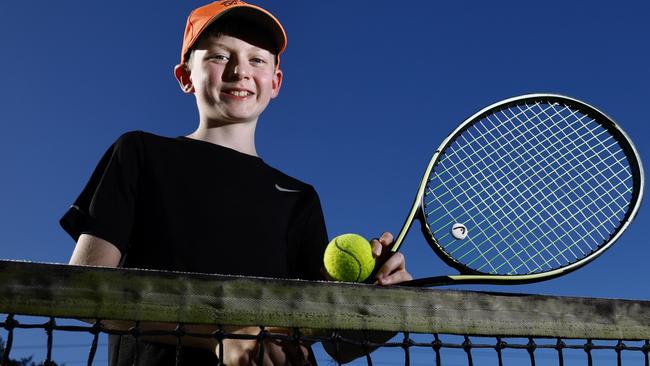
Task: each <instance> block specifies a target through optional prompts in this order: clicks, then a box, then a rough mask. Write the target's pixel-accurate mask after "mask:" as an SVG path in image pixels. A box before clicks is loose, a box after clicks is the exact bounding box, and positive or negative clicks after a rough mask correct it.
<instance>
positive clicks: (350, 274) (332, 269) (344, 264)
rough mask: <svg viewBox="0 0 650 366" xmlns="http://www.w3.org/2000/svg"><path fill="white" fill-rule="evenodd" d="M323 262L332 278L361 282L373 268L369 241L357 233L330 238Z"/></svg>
mask: <svg viewBox="0 0 650 366" xmlns="http://www.w3.org/2000/svg"><path fill="white" fill-rule="evenodd" d="M323 263H324V264H325V270H326V271H327V273H328V274H329V275H330V276H331V277H332V278H333V279H335V280H337V281H344V282H363V281H364V280H365V279H366V278H368V276H370V274H371V273H372V271H373V270H374V269H375V258H373V256H372V247H371V246H370V243H369V242H368V240H366V239H365V238H364V237H362V236H360V235H357V234H343V235H339V236H337V237H336V238H334V239H332V241H330V243H329V244H328V245H327V248H326V249H325V256H324V257H323Z"/></svg>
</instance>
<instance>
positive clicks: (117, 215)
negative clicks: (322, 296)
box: [61, 0, 411, 365]
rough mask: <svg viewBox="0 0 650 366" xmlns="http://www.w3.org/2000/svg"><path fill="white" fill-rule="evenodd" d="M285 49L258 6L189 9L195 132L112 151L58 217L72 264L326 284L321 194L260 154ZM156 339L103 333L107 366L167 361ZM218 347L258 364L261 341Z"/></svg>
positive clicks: (202, 353)
mask: <svg viewBox="0 0 650 366" xmlns="http://www.w3.org/2000/svg"><path fill="white" fill-rule="evenodd" d="M285 46H286V35H285V32H284V29H283V27H282V25H281V24H280V23H279V21H278V20H277V19H276V18H275V17H274V16H273V15H271V14H270V13H268V12H267V11H266V10H264V9H262V8H259V7H257V6H254V5H250V4H246V3H244V2H241V1H234V0H224V1H217V2H214V3H211V4H208V5H206V6H203V7H200V8H198V9H196V10H194V11H193V12H192V13H191V14H190V16H189V18H188V21H187V26H186V30H185V36H184V39H183V46H182V51H181V63H180V64H179V65H177V66H176V67H175V69H174V74H175V76H176V79H177V80H178V82H179V85H180V87H181V89H182V90H183V92H185V93H187V94H194V96H195V98H196V103H197V109H198V112H199V125H198V128H197V129H196V130H195V131H194V132H193V133H191V134H189V135H188V136H184V137H178V138H167V137H161V136H156V135H153V134H149V133H145V132H140V131H135V132H129V133H126V134H124V135H122V136H121V137H120V138H119V139H118V140H117V141H116V142H115V143H114V144H113V145H112V146H111V147H110V148H109V150H108V151H107V152H106V154H105V155H104V156H103V158H102V159H101V161H100V162H99V164H98V166H97V168H96V170H95V172H94V173H93V174H92V176H91V178H90V180H89V182H88V184H87V185H86V187H85V188H84V190H83V191H82V193H81V194H80V196H79V197H78V198H77V200H76V201H75V204H74V205H73V206H72V207H71V208H70V209H69V210H68V212H67V213H66V214H65V215H64V216H63V218H62V219H61V225H62V227H63V228H64V229H65V230H66V231H67V232H68V233H69V234H70V235H71V236H72V237H73V238H75V240H77V245H76V247H75V249H74V252H73V254H72V258H71V259H70V264H78V265H102V266H120V267H125V268H149V269H160V270H170V271H186V272H203V273H222V274H237V275H248V276H265V277H278V278H302V279H309V280H319V279H322V276H321V274H320V273H321V267H322V258H323V252H324V249H325V246H326V244H327V242H328V239H327V233H326V230H325V224H324V220H323V214H322V210H321V207H320V202H319V199H318V195H317V194H316V192H315V190H314V189H313V187H311V186H310V185H308V184H305V183H302V182H300V181H298V180H296V179H294V178H291V177H289V176H287V175H286V174H283V173H282V172H280V171H278V170H276V169H274V168H272V167H270V166H268V165H267V164H265V163H264V161H262V160H261V159H260V158H259V157H258V156H257V151H256V149H255V140H254V137H255V127H256V124H257V120H258V118H259V116H260V115H261V114H262V112H263V111H264V110H265V108H266V106H267V105H268V103H269V101H270V100H271V99H273V98H275V97H276V96H277V95H278V93H279V91H280V87H281V85H282V75H283V74H282V71H281V70H280V69H279V61H280V58H279V57H280V54H281V53H282V51H283V50H284V48H285ZM391 242H392V236H391V235H390V234H389V233H385V234H384V235H382V236H381V238H379V239H376V240H373V252H374V254H375V255H376V256H379V255H382V253H383V252H388V250H387V249H386V248H387V247H388V246H389V245H390V243H391ZM409 279H411V276H410V275H409V273H408V272H407V271H406V268H405V264H404V258H403V256H402V255H401V254H399V253H398V254H397V255H394V256H392V257H390V259H389V260H388V261H386V263H385V264H384V265H383V266H382V267H381V269H380V270H379V271H378V275H377V283H379V284H382V285H386V284H393V283H398V282H402V281H406V280H409ZM116 326H118V327H120V326H119V325H116ZM149 326H151V327H158V328H165V325H149ZM121 327H122V328H124V327H125V326H121ZM127 328H128V327H127ZM229 331H234V332H241V333H250V332H256V331H258V329H257V328H255V329H254V330H252V329H248V328H240V329H229ZM160 342H165V340H158V339H156V341H153V342H149V341H142V342H140V344H139V345H138V346H137V347H136V345H135V341H134V339H133V338H132V337H127V336H122V337H120V336H110V339H109V353H110V364H111V365H127V364H128V365H131V364H132V363H133V360H134V358H135V356H136V355H135V353H136V352H137V353H138V354H137V359H138V362H139V363H140V364H143V365H163V364H173V361H174V357H175V348H174V347H173V346H170V345H165V344H162V343H160ZM224 343H226V344H225V345H224V352H225V354H224V358H225V360H223V361H224V362H225V363H226V364H228V365H237V364H241V365H245V364H251V363H252V362H253V360H255V354H256V349H257V345H256V342H251V341H237V340H228V341H227V342H224ZM184 344H185V345H188V346H193V347H186V348H185V349H184V350H183V361H184V364H188V365H203V364H216V363H217V359H216V356H215V353H216V354H218V352H219V350H218V349H217V344H216V342H214V341H212V340H200V339H194V340H192V339H190V340H189V341H184ZM136 350H137V351H136ZM296 353H297V352H296V348H295V346H292V345H291V346H290V345H285V344H282V342H276V341H274V342H269V344H268V345H266V344H265V362H264V363H265V364H294V363H297V362H299V361H300V360H302V359H305V358H308V359H310V361H311V362H313V354H312V353H311V349H309V347H305V348H304V354H303V355H297V354H296ZM344 356H345V357H346V358H347V359H349V358H351V357H354V355H353V354H351V355H344Z"/></svg>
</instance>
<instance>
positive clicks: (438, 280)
mask: <svg viewBox="0 0 650 366" xmlns="http://www.w3.org/2000/svg"><path fill="white" fill-rule="evenodd" d="M454 282H457V281H456V280H454V279H453V278H452V277H449V276H435V277H425V278H418V279H415V280H411V281H406V282H402V283H399V284H398V285H397V286H407V287H426V286H444V285H451V284H453V283H454Z"/></svg>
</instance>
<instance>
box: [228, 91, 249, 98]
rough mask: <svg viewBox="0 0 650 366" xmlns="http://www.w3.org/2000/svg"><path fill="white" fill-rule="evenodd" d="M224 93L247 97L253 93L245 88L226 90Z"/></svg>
mask: <svg viewBox="0 0 650 366" xmlns="http://www.w3.org/2000/svg"><path fill="white" fill-rule="evenodd" d="M226 94H230V95H234V96H236V97H247V96H249V95H253V93H251V92H249V91H247V90H227V91H226Z"/></svg>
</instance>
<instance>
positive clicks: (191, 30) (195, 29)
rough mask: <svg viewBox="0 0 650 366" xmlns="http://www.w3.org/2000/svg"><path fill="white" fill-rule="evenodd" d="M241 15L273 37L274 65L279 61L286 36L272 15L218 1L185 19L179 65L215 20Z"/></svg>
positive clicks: (234, 2) (236, 2) (237, 3)
mask: <svg viewBox="0 0 650 366" xmlns="http://www.w3.org/2000/svg"><path fill="white" fill-rule="evenodd" d="M226 14H228V15H241V16H243V17H246V18H247V19H249V20H251V21H254V22H256V23H258V24H259V25H261V26H262V27H264V28H265V29H267V30H268V31H269V34H271V36H272V37H273V40H274V41H275V44H276V47H277V49H276V50H274V51H275V54H276V61H277V62H276V64H278V63H279V61H280V54H281V53H282V51H284V49H285V48H286V46H287V34H286V33H285V31H284V28H283V27H282V24H280V22H279V21H278V20H277V19H276V18H275V17H274V16H273V14H271V13H269V12H268V11H266V10H264V9H262V8H260V7H259V6H255V5H251V4H247V3H245V2H243V1H239V0H219V1H215V2H213V3H210V4H208V5H204V6H202V7H200V8H196V9H194V11H192V12H191V13H190V16H189V17H187V24H186V25H185V36H184V37H183V49H182V50H181V64H182V63H185V62H186V61H187V60H186V59H185V56H186V54H187V51H189V50H190V48H191V47H192V46H193V45H194V43H195V42H196V40H197V39H198V38H199V36H200V35H201V33H203V31H204V30H205V29H206V28H207V27H208V26H209V25H210V24H212V23H213V22H214V21H215V20H217V19H219V18H221V17H222V16H224V15H226Z"/></svg>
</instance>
